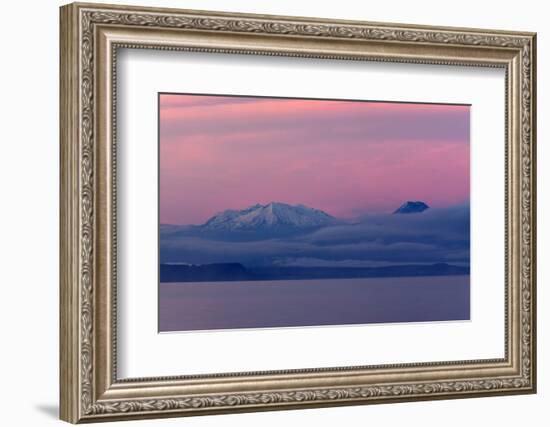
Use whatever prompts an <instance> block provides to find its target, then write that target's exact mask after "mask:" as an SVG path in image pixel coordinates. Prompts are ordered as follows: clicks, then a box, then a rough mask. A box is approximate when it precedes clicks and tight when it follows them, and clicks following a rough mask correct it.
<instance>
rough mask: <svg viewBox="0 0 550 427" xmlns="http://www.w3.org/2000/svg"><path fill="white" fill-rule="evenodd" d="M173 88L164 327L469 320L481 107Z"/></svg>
mask: <svg viewBox="0 0 550 427" xmlns="http://www.w3.org/2000/svg"><path fill="white" fill-rule="evenodd" d="M158 102H159V106H158V107H159V109H158V111H159V175H160V178H159V332H176V331H200V330H224V329H226V330H229V329H241V328H280V327H305V326H323V325H325V326H326V325H352V324H370V323H378V324H380V323H396V322H429V321H459V320H462V321H464V320H469V319H470V105H465V104H435V103H413V102H383V101H367V100H365V101H363V100H339V99H306V98H280V97H258V96H236V95H219V94H183V93H182V94H179V93H159V96H158Z"/></svg>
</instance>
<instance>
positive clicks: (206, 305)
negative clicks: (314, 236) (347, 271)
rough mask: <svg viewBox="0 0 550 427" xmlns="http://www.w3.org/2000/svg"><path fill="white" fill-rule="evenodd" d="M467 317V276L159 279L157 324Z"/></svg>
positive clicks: (183, 326) (182, 327) (174, 327)
mask: <svg viewBox="0 0 550 427" xmlns="http://www.w3.org/2000/svg"><path fill="white" fill-rule="evenodd" d="M469 318H470V276H431V277H396V278H394V277H391V278H364V279H326V280H284V281H261V282H253V281H250V282H202V283H161V284H160V286H159V330H160V331H161V332H169V331H191V330H209V329H237V328H265V327H284V326H314V325H346V324H362V323H389V322H423V321H443V320H468V319H469Z"/></svg>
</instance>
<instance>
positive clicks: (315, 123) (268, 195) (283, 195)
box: [159, 94, 470, 224]
mask: <svg viewBox="0 0 550 427" xmlns="http://www.w3.org/2000/svg"><path fill="white" fill-rule="evenodd" d="M159 122H160V222H161V223H163V224H200V223H203V222H205V221H206V220H207V219H208V218H210V217H211V216H212V215H214V214H216V213H218V212H220V211H223V210H225V209H243V208H246V207H248V206H250V205H253V204H256V203H262V204H265V203H269V202H271V201H277V202H284V203H289V204H305V205H307V206H310V207H314V208H317V209H322V210H324V211H325V212H327V213H329V214H331V215H334V216H336V217H342V218H351V217H354V216H357V215H360V214H363V213H366V212H390V211H393V210H395V209H396V208H397V207H399V205H401V204H402V203H403V202H404V201H406V200H422V201H424V202H426V203H428V205H430V206H433V207H445V206H450V205H454V204H459V203H464V202H467V201H468V200H469V194H470V178H469V176H470V166H469V165H470V144H469V134H470V107H469V106H464V105H435V104H409V103H407V104H405V103H387V102H363V101H362V102H354V101H333V100H306V99H281V98H257V97H232V96H209V95H184V94H182V95H179V94H178V95H173V94H161V95H160V120H159Z"/></svg>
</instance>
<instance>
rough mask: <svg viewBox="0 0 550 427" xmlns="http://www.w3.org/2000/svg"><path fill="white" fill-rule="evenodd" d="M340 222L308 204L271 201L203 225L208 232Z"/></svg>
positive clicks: (228, 212)
mask: <svg viewBox="0 0 550 427" xmlns="http://www.w3.org/2000/svg"><path fill="white" fill-rule="evenodd" d="M336 222H337V219H336V218H334V217H333V216H331V215H329V214H327V213H326V212H323V211H322V210H319V209H314V208H310V207H308V206H305V205H289V204H286V203H280V202H271V203H268V204H266V205H261V204H259V203H258V204H255V205H253V206H249V207H248V208H246V209H242V210H233V209H228V210H225V211H223V212H220V213H218V214H216V215H214V216H213V217H212V218H210V219H209V220H208V221H206V222H205V223H204V224H202V225H200V226H199V227H200V228H201V229H202V230H206V231H249V230H276V229H285V228H295V229H300V228H312V227H321V226H325V225H331V224H334V223H336Z"/></svg>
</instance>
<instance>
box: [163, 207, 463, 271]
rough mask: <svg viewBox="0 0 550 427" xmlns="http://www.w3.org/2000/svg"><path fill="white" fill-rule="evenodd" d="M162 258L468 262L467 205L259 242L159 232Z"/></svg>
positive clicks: (291, 262)
mask: <svg viewBox="0 0 550 427" xmlns="http://www.w3.org/2000/svg"><path fill="white" fill-rule="evenodd" d="M160 246H161V251H160V253H161V262H188V263H193V264H207V263H218V262H239V263H242V264H244V265H247V266H258V265H289V266H291V265H292V266H331V267H335V266H343V267H344V266H345V267H351V266H357V267H374V266H385V265H401V264H433V263H439V262H446V263H450V264H455V265H463V266H468V265H469V262H470V207H469V205H460V206H454V207H451V208H446V209H430V210H428V211H426V212H423V213H420V214H409V215H406V214H405V215H391V214H384V215H367V216H364V217H362V218H360V219H359V220H358V221H356V222H355V223H350V224H343V225H337V226H330V227H325V228H322V229H319V230H317V231H315V232H312V233H309V234H304V235H299V236H291V237H288V238H280V239H277V238H274V239H267V240H257V241H237V242H235V241H224V240H214V239H212V238H211V237H209V238H204V237H201V236H200V235H199V236H197V235H185V233H172V232H166V231H163V230H161V243H160Z"/></svg>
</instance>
